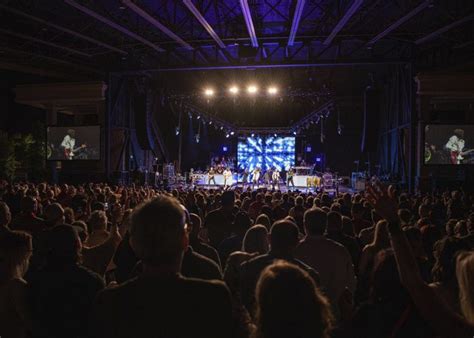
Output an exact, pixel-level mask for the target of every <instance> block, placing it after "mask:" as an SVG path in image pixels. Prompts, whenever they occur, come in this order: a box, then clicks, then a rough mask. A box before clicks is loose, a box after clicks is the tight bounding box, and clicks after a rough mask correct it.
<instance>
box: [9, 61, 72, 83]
mask: <svg viewBox="0 0 474 338" xmlns="http://www.w3.org/2000/svg"><path fill="white" fill-rule="evenodd" d="M0 69H4V70H12V71H15V72H20V73H25V74H33V75H39V76H44V77H52V78H57V79H67V80H70V79H71V78H73V74H71V73H61V72H56V71H52V70H47V69H43V68H36V67H31V66H26V65H20V64H18V63H17V62H15V63H11V62H6V61H3V60H0Z"/></svg>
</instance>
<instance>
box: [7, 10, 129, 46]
mask: <svg viewBox="0 0 474 338" xmlns="http://www.w3.org/2000/svg"><path fill="white" fill-rule="evenodd" d="M0 8H1V9H3V10H5V11H7V12H10V13H13V14H16V15H18V16H22V17H24V18H27V19H29V20H32V21H36V22H39V23H41V24H43V25H45V26H48V27H52V28H54V29H57V30H59V31H61V32H64V33H67V34H70V35H72V36H75V37H77V38H80V39H83V40H85V41H88V42H90V43H93V44H95V45H97V46H100V47H104V48H107V49H108V50H111V51H113V52H117V53H120V54H122V55H127V54H128V53H127V52H126V51H124V50H122V49H120V48H117V47H114V46H112V45H109V44H108V43H105V42H102V41H99V40H96V39H94V38H91V37H90V36H87V35H84V34H81V33H78V32H76V31H73V30H71V29H68V28H66V27H62V26H59V25H56V24H54V23H52V22H49V21H46V20H44V19H41V18H38V17H36V16H33V15H30V14H26V13H24V12H22V11H19V10H16V9H13V8H11V7H8V6H5V5H1V4H0Z"/></svg>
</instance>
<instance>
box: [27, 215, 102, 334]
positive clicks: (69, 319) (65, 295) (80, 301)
mask: <svg viewBox="0 0 474 338" xmlns="http://www.w3.org/2000/svg"><path fill="white" fill-rule="evenodd" d="M46 232H47V236H45V245H46V246H47V251H46V252H45V264H44V266H43V267H42V268H41V269H40V270H39V271H35V272H34V273H32V274H31V276H30V278H29V280H28V282H29V284H28V289H29V291H28V293H29V304H30V307H31V311H32V325H33V329H32V332H33V337H41V338H42V337H50V338H62V337H84V336H85V335H86V333H87V327H88V319H89V312H90V310H91V308H92V304H93V301H94V299H95V297H96V295H97V293H98V292H99V291H100V290H102V289H103V288H104V286H105V285H104V281H103V280H102V278H101V277H100V276H99V275H98V274H96V273H94V272H92V271H90V270H88V269H87V268H85V267H84V266H82V265H81V263H80V259H81V255H82V245H81V240H80V239H79V236H78V234H77V231H76V229H74V228H73V227H72V226H71V225H65V224H63V225H56V226H55V227H53V228H51V229H50V230H47V231H46Z"/></svg>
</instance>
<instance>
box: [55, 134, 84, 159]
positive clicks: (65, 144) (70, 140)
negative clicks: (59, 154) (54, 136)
mask: <svg viewBox="0 0 474 338" xmlns="http://www.w3.org/2000/svg"><path fill="white" fill-rule="evenodd" d="M75 145H76V131H75V130H74V129H69V130H68V131H67V134H66V136H64V138H63V141H62V142H61V147H62V148H63V150H64V156H65V157H66V159H68V160H72V159H73V157H74V156H75V154H74V153H75V152H76V151H78V150H80V149H82V148H85V146H86V145H85V144H83V145H81V146H80V147H77V148H74V146H75Z"/></svg>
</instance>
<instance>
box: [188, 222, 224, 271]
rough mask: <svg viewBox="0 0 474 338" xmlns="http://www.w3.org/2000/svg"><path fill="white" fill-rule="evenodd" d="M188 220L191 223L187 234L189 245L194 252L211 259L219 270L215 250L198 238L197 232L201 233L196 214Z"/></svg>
mask: <svg viewBox="0 0 474 338" xmlns="http://www.w3.org/2000/svg"><path fill="white" fill-rule="evenodd" d="M189 219H190V223H191V224H190V226H191V227H192V228H191V231H190V232H189V245H190V246H191V247H192V248H193V250H194V251H195V252H197V253H198V254H201V255H203V256H205V257H207V258H209V259H212V260H213V261H214V262H215V263H216V264H217V265H218V266H219V268H221V261H220V259H219V254H218V253H217V250H216V249H214V248H213V247H212V246H210V245H207V244H206V243H204V242H203V241H202V240H201V238H199V231H201V217H199V216H198V215H196V214H190V215H189Z"/></svg>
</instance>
